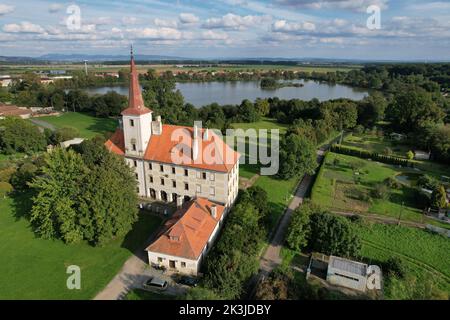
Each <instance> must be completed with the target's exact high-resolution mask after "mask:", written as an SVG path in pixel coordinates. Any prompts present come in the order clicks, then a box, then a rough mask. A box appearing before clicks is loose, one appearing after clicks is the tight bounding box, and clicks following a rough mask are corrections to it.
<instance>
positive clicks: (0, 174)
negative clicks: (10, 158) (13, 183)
mask: <svg viewBox="0 0 450 320" xmlns="http://www.w3.org/2000/svg"><path fill="white" fill-rule="evenodd" d="M15 172H16V168H14V167H9V168H5V169H3V170H0V182H10V180H11V177H12V176H13V175H14V173H15Z"/></svg>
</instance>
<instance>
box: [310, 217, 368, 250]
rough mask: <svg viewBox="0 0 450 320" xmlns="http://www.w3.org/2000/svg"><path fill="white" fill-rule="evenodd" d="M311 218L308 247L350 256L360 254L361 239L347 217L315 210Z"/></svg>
mask: <svg viewBox="0 0 450 320" xmlns="http://www.w3.org/2000/svg"><path fill="white" fill-rule="evenodd" d="M310 220H311V224H310V225H311V233H310V237H309V239H308V247H309V248H310V249H311V250H313V251H317V252H321V253H324V254H327V255H337V256H343V257H350V258H351V257H356V256H358V254H359V250H360V248H361V240H360V238H359V237H358V234H357V233H356V231H355V229H354V228H353V226H352V225H351V223H350V222H349V221H348V220H347V219H345V218H343V217H337V216H334V215H332V214H330V213H324V212H315V213H314V214H312V215H311V216H310Z"/></svg>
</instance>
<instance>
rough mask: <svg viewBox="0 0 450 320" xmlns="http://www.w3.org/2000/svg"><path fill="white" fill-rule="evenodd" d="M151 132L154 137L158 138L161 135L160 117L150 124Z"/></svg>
mask: <svg viewBox="0 0 450 320" xmlns="http://www.w3.org/2000/svg"><path fill="white" fill-rule="evenodd" d="M152 131H153V134H154V135H157V136H160V135H161V134H162V121H161V116H157V117H156V121H153V122H152Z"/></svg>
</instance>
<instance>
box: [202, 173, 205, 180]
mask: <svg viewBox="0 0 450 320" xmlns="http://www.w3.org/2000/svg"><path fill="white" fill-rule="evenodd" d="M202 178H203V180H206V172H203V173H202Z"/></svg>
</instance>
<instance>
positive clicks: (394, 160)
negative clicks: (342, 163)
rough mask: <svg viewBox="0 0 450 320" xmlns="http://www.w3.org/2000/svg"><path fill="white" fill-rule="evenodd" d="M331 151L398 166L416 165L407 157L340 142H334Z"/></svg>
mask: <svg viewBox="0 0 450 320" xmlns="http://www.w3.org/2000/svg"><path fill="white" fill-rule="evenodd" d="M330 151H332V152H334V153H340V154H345V155H348V156H353V157H358V158H362V159H371V160H373V161H378V162H382V163H386V164H392V165H396V166H399V165H400V166H404V167H414V164H413V163H412V162H411V161H409V160H406V159H402V158H398V157H392V156H386V155H384V154H379V153H376V152H369V151H365V150H359V149H353V148H349V147H345V146H343V145H340V144H333V145H332V146H331V148H330Z"/></svg>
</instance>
